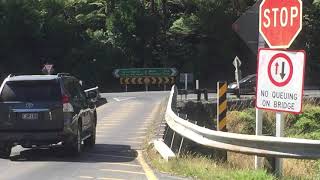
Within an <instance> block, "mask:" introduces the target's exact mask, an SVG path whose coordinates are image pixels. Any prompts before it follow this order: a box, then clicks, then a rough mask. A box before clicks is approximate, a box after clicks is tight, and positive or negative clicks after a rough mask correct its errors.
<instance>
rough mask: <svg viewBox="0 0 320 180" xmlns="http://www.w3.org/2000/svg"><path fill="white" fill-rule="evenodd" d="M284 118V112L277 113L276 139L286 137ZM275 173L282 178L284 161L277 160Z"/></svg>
mask: <svg viewBox="0 0 320 180" xmlns="http://www.w3.org/2000/svg"><path fill="white" fill-rule="evenodd" d="M283 131H284V118H283V113H282V112H276V137H283V136H284V132H283ZM275 171H276V172H275V173H276V175H277V176H278V177H281V176H282V159H281V158H275Z"/></svg>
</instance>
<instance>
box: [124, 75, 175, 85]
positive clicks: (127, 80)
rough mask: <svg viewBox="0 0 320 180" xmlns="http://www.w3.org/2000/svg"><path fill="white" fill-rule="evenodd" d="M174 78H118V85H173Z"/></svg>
mask: <svg viewBox="0 0 320 180" xmlns="http://www.w3.org/2000/svg"><path fill="white" fill-rule="evenodd" d="M174 83H175V78H174V77H128V78H120V84H174Z"/></svg>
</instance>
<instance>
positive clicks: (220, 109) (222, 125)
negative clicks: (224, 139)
mask: <svg viewBox="0 0 320 180" xmlns="http://www.w3.org/2000/svg"><path fill="white" fill-rule="evenodd" d="M227 87H228V86H227V82H218V84H217V90H218V91H217V92H218V94H217V97H218V101H217V130H218V131H224V132H226V131H227V105H228V104H227Z"/></svg>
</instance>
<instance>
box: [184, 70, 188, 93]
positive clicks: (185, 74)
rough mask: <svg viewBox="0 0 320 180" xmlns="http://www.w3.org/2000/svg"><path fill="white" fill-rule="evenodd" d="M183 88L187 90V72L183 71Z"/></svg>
mask: <svg viewBox="0 0 320 180" xmlns="http://www.w3.org/2000/svg"><path fill="white" fill-rule="evenodd" d="M184 89H185V90H188V74H187V73H184Z"/></svg>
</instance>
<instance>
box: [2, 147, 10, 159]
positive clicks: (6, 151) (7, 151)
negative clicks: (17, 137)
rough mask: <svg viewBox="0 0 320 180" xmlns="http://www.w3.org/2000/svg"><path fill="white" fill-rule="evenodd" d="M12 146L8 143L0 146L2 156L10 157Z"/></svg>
mask: <svg viewBox="0 0 320 180" xmlns="http://www.w3.org/2000/svg"><path fill="white" fill-rule="evenodd" d="M11 148H12V147H11V146H10V145H8V144H5V145H3V146H2V147H1V148H0V158H4V159H8V158H9V157H10V154H11Z"/></svg>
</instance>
